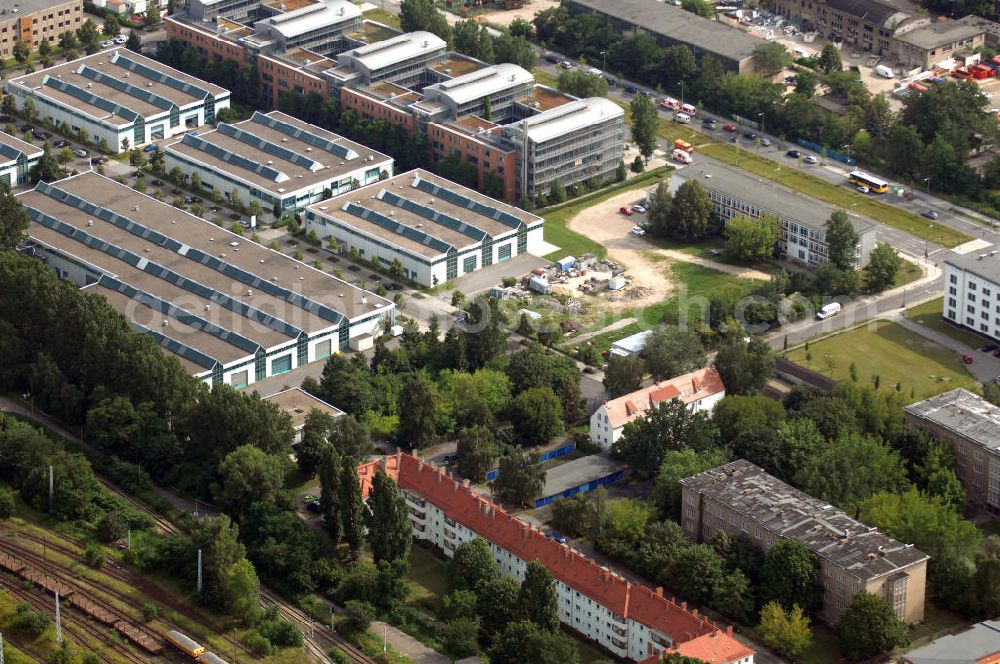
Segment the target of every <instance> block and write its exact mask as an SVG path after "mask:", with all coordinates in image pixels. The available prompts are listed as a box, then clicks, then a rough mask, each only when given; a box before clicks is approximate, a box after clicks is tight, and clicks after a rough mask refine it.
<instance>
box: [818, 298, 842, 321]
mask: <svg viewBox="0 0 1000 664" xmlns="http://www.w3.org/2000/svg"><path fill="white" fill-rule="evenodd" d="M840 309H841V307H840V302H831V303H830V304H824V305H823V306H822V308H820V310H819V311H818V312H817V313H816V320H825V319H827V318H830V317H831V316H836V315H837V314H839V313H840Z"/></svg>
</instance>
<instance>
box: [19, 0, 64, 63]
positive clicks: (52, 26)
mask: <svg viewBox="0 0 1000 664" xmlns="http://www.w3.org/2000/svg"><path fill="white" fill-rule="evenodd" d="M81 25H83V0H68V1H67V0H15V1H14V2H12V3H7V2H0V58H10V57H13V55H14V42H16V41H18V40H21V41H24V42H27V43H28V44H29V45H30V46H31V50H35V49H37V48H38V45H39V44H40V43H41V40H43V39H44V40H46V41H49V42H52V43H53V44H55V43H56V42H58V41H59V35H60V34H62V33H63V32H65V31H67V30H76V29H77V28H79V27H80V26H81Z"/></svg>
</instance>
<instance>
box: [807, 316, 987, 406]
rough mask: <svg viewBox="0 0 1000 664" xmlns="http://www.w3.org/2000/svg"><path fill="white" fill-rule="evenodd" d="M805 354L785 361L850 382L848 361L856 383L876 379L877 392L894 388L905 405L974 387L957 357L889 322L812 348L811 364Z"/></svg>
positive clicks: (853, 332)
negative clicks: (952, 390)
mask: <svg viewBox="0 0 1000 664" xmlns="http://www.w3.org/2000/svg"><path fill="white" fill-rule="evenodd" d="M806 352H807V351H806V350H805V349H804V348H797V349H795V350H794V351H791V352H790V353H788V358H789V359H790V360H792V361H793V362H796V363H798V364H801V365H803V366H805V367H808V368H810V369H812V370H814V371H818V372H819V373H822V374H824V375H826V376H829V377H831V378H833V379H835V380H850V366H851V363H852V362H853V363H854V364H855V365H856V367H857V372H858V380H859V382H864V383H867V384H871V383H872V381H873V380H874V378H873V377H874V376H879V377H880V387H881V389H883V390H892V389H895V386H896V383H900V384H901V385H902V388H901V392H902V393H903V394H904V396H905V397H906V399H905V400H906V401H907V402H912V401H916V400H918V399H924V398H927V397H929V396H932V395H935V394H939V393H941V392H944V391H946V390H950V389H953V388H956V387H965V388H969V389H975V388H976V387H977V383H976V381H975V380H974V379H973V378H972V377H971V376H970V375H969V373H968V372H967V371H966V370H965V365H964V364H962V361H961V359H960V358H959V357H958V355H956V354H955V353H953V352H952V351H950V350H947V349H945V348H942V347H941V346H938V345H937V344H935V343H933V342H931V341H928V340H926V339H924V338H923V337H921V336H919V335H917V334H914V333H913V332H910V331H909V330H907V329H905V328H903V327H901V326H899V325H896V324H895V323H888V322H884V321H883V322H879V323H878V324H877V325H875V326H874V328H873V326H870V325H865V326H863V327H860V328H858V329H856V330H852V331H850V332H843V333H841V334H837V335H834V336H832V337H827V338H826V339H823V340H821V341H817V342H815V343H812V344H810V346H809V352H810V353H811V355H812V361H807V360H806ZM911 391H912V397H911Z"/></svg>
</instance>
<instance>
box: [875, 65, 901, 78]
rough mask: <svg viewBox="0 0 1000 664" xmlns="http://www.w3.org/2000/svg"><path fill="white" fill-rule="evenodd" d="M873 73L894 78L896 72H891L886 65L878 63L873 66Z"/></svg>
mask: <svg viewBox="0 0 1000 664" xmlns="http://www.w3.org/2000/svg"><path fill="white" fill-rule="evenodd" d="M875 73H876V74H878V75H879V76H881V77H882V78H895V77H896V74H894V73H893V71H892V68H890V67H886V66H885V65H878V66H877V67H875Z"/></svg>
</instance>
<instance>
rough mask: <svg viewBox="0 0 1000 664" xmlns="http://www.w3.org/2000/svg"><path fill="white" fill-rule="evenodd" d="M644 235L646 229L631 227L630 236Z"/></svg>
mask: <svg viewBox="0 0 1000 664" xmlns="http://www.w3.org/2000/svg"><path fill="white" fill-rule="evenodd" d="M645 234H646V229H645V228H643V227H642V226H633V227H632V235H640V236H641V235H645Z"/></svg>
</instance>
